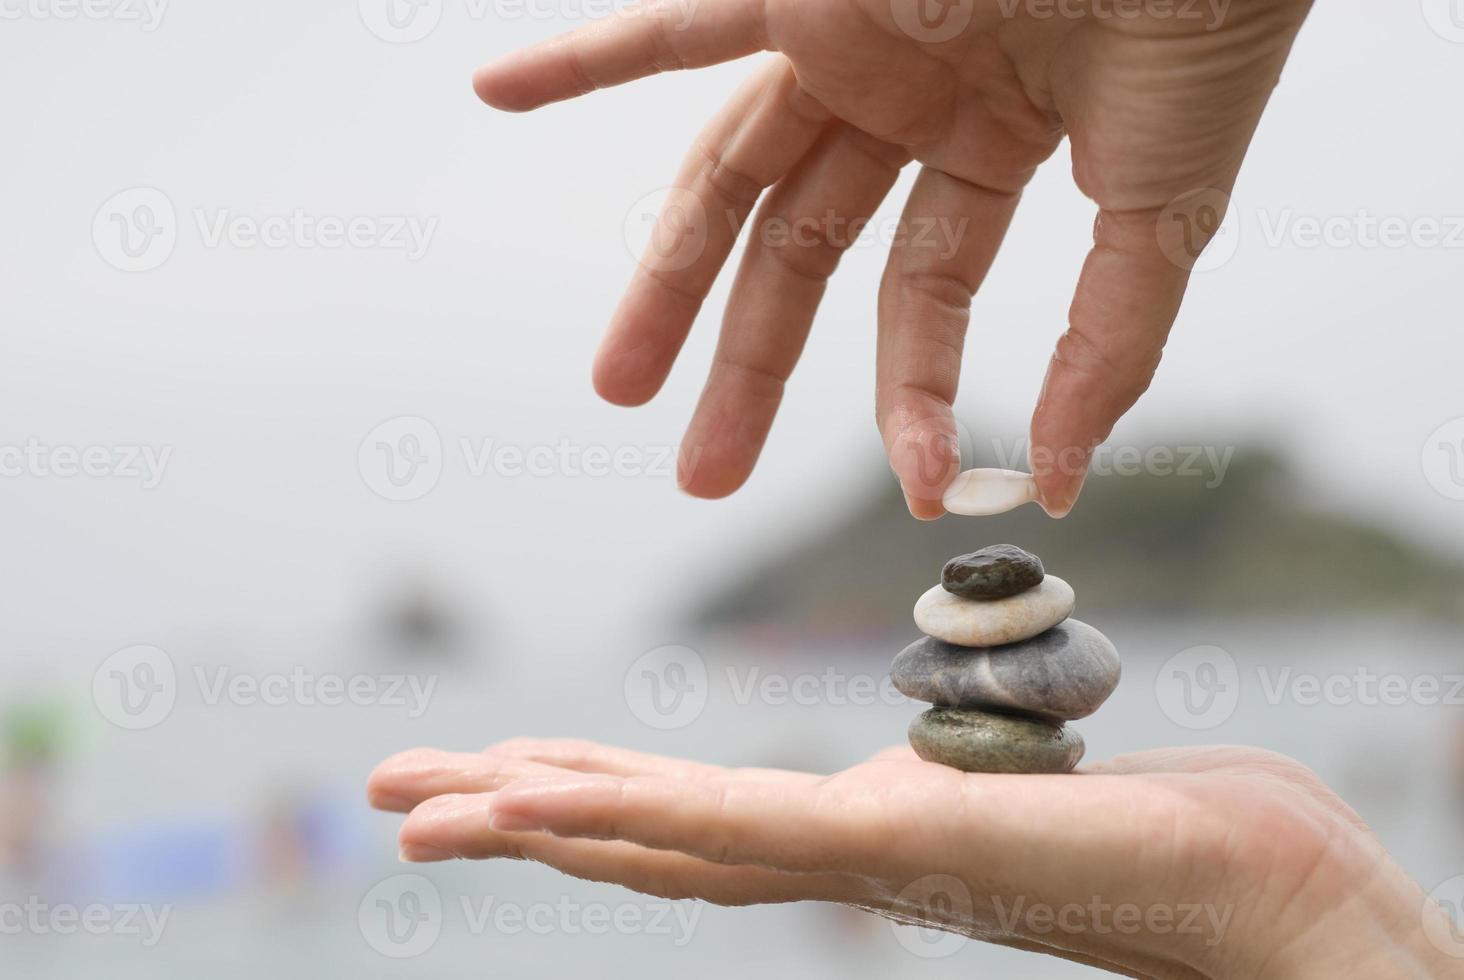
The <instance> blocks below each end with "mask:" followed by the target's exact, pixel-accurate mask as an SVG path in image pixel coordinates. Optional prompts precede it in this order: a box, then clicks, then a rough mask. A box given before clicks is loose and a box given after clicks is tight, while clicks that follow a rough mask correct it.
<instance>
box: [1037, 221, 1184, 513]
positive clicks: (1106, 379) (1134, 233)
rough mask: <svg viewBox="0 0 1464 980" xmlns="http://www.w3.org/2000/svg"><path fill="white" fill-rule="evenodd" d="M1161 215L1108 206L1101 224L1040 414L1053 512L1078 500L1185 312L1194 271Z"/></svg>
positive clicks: (1043, 493) (1041, 488) (1042, 460)
mask: <svg viewBox="0 0 1464 980" xmlns="http://www.w3.org/2000/svg"><path fill="white" fill-rule="evenodd" d="M1156 216H1157V212H1148V211H1143V212H1139V211H1131V212H1121V211H1104V212H1102V213H1100V214H1099V216H1098V221H1097V224H1096V225H1095V227H1094V233H1093V250H1092V251H1091V252H1090V253H1089V254H1088V259H1087V261H1086V263H1085V264H1084V265H1083V273H1082V276H1081V278H1080V279H1079V280H1078V289H1077V294H1076V296H1075V297H1074V299H1073V305H1072V311H1071V313H1070V314H1069V326H1068V330H1067V332H1066V333H1064V334H1063V336H1062V339H1061V340H1059V341H1058V344H1057V350H1056V352H1055V353H1054V354H1053V355H1052V360H1051V362H1050V363H1049V365H1048V368H1047V379H1046V380H1045V381H1044V382H1043V385H1042V395H1041V397H1040V398H1039V400H1038V402H1037V410H1036V413H1035V414H1034V415H1033V416H1032V449H1031V460H1030V462H1031V467H1032V472H1033V475H1034V476H1035V477H1036V478H1037V492H1038V499H1039V501H1040V502H1041V504H1042V506H1043V508H1044V509H1046V510H1047V512H1048V513H1049V514H1052V515H1053V516H1055V517H1061V516H1063V515H1065V514H1067V513H1068V512H1069V511H1070V510H1072V506H1073V503H1074V501H1076V500H1077V497H1078V494H1079V492H1080V491H1081V490H1082V487H1083V478H1084V477H1085V476H1086V475H1087V471H1088V462H1089V460H1090V459H1091V457H1092V453H1093V450H1094V449H1095V448H1096V447H1097V446H1098V444H1099V443H1101V442H1103V440H1105V439H1107V438H1108V434H1109V433H1110V432H1111V431H1112V430H1113V426H1114V424H1115V423H1117V421H1118V420H1119V419H1120V418H1121V417H1122V416H1123V414H1124V413H1125V412H1127V411H1128V410H1129V408H1131V407H1132V406H1133V404H1134V402H1136V401H1137V400H1138V399H1139V396H1140V395H1142V394H1143V393H1144V392H1145V391H1146V390H1147V389H1148V387H1149V382H1150V381H1152V380H1153V378H1154V372H1155V370H1156V369H1157V368H1158V367H1159V358H1160V356H1161V355H1162V354H1163V351H1164V343H1165V341H1166V340H1167V339H1168V337H1169V329H1170V327H1172V326H1173V325H1174V318H1175V317H1176V316H1177V315H1178V314H1179V307H1180V303H1181V301H1182V300H1183V298H1184V291H1185V286H1186V284H1187V283H1188V281H1189V271H1188V270H1187V269H1184V268H1181V267H1180V266H1179V265H1178V264H1176V263H1174V262H1172V261H1170V259H1169V258H1167V257H1166V255H1165V252H1164V250H1163V249H1162V248H1161V247H1160V243H1159V237H1158V235H1157V234H1156V233H1155V225H1156V220H1157V217H1156Z"/></svg>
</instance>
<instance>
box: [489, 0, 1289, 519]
mask: <svg viewBox="0 0 1464 980" xmlns="http://www.w3.org/2000/svg"><path fill="white" fill-rule="evenodd" d="M1217 2H1218V0H1217ZM918 4H925V6H923V7H918V6H917V5H918ZM1309 7H1310V0H1231V2H1230V3H1229V4H1228V6H1226V7H1225V8H1224V10H1223V16H1219V15H1217V13H1216V12H1215V11H1214V9H1213V8H1211V7H1210V6H1209V5H1208V4H1200V5H1194V6H1191V5H1187V4H1174V5H1171V4H1167V3H1152V4H1142V5H1136V4H1135V2H1134V0H1102V2H1097V0H1071V2H1068V3H1066V4H1064V5H1063V8H1062V9H1063V10H1066V11H1067V13H1065V14H1064V13H1053V11H1054V7H1053V5H1052V4H1051V3H1048V2H1042V0H652V2H650V3H647V4H646V5H644V6H642V7H639V8H636V10H635V11H634V13H633V14H631V15H621V16H616V17H612V18H609V19H607V20H604V21H601V22H598V23H595V24H591V25H589V26H587V27H585V28H583V29H582V30H579V31H576V32H573V33H571V34H568V35H565V36H562V37H559V38H556V39H554V40H551V41H548V42H546V43H544V44H541V45H538V46H536V47H532V48H529V49H526V50H523V51H519V52H516V53H514V54H511V55H509V56H507V57H506V58H504V59H502V60H500V61H498V62H496V63H493V64H490V65H488V66H486V67H484V68H482V69H480V70H479V71H478V73H477V75H476V77H475V88H476V90H477V93H478V95H479V96H480V97H481V98H482V99H483V100H484V101H486V102H487V103H489V104H490V105H493V106H495V107H498V108H500V109H506V110H510V111H525V110H531V109H536V108H539V107H541V106H543V105H545V104H547V103H551V102H555V101H559V100H563V99H568V98H574V97H577V96H580V95H584V94H586V93H588V92H590V91H592V90H594V89H599V88H605V87H607V86H612V85H619V84H622V83H624V82H629V81H632V80H634V79H638V78H641V77H644V76H647V75H651V74H654V73H657V72H661V71H667V70H675V69H683V68H697V67H701V66H705V65H710V64H714V63H718V62H725V61H729V60H732V59H737V58H742V57H746V56H748V55H751V54H754V53H756V52H759V51H772V52H776V55H775V56H774V57H773V58H771V59H770V60H769V61H768V62H767V63H766V64H765V65H763V66H762V68H761V69H760V70H759V71H758V72H756V73H755V75H754V76H753V77H752V78H751V79H750V80H749V81H748V83H747V84H746V85H744V86H743V87H742V88H741V90H740V91H738V92H737V93H736V94H735V95H734V96H733V97H732V99H731V101H730V102H728V103H727V105H726V106H725V107H724V108H723V109H722V110H721V111H720V112H719V113H718V114H717V115H716V116H714V117H713V118H712V120H711V122H710V123H708V125H707V127H706V129H705V130H703V132H702V133H701V135H700V136H699V137H698V138H697V140H696V142H695V143H694V145H693V146H692V149H691V151H690V153H689V154H688V155H687V158H686V160H685V162H684V163H683V165H682V168H681V170H680V172H679V173H678V174H677V176H676V178H675V181H674V187H675V188H677V189H678V190H677V191H675V192H673V193H672V194H671V196H670V198H669V200H668V205H667V209H666V210H665V211H663V212H662V215H661V217H660V223H659V224H658V226H657V228H656V231H655V234H653V236H652V245H651V247H650V248H648V250H647V252H646V255H645V257H644V258H643V260H642V262H641V265H640V267H639V269H638V270H637V272H636V273H635V276H634V278H633V279H632V281H631V283H630V286H629V288H628V289H627V290H626V293H625V296H624V298H623V299H622V301H621V303H620V306H619V308H618V309H617V310H616V311H615V313H614V316H613V317H612V319H611V323H610V327H609V329H608V331H607V333H606V335H605V338H604V341H603V343H602V345H601V347H600V351H599V354H598V356H597V358H596V360H595V367H594V383H595V387H596V389H597V390H598V391H599V393H600V394H601V395H602V396H603V397H605V398H606V399H608V400H609V401H611V402H614V403H616V404H620V405H639V404H642V403H644V402H646V401H648V400H649V399H651V398H652V397H653V396H654V395H655V394H656V392H657V391H658V390H659V389H660V387H661V385H662V383H663V382H664V381H665V379H666V377H667V374H668V373H669V372H670V370H671V367H672V364H673V362H674V361H675V359H676V356H677V354H678V352H679V351H680V349H681V346H682V343H683V342H684V340H685V339H686V336H687V333H688V332H689V331H690V329H691V325H692V321H693V320H694V318H695V317H696V314H697V312H698V310H699V309H700V307H701V304H702V301H703V300H704V299H705V297H706V295H707V292H708V290H709V289H710V288H711V286H712V283H713V281H714V279H715V278H716V276H717V273H718V272H719V271H720V269H721V268H722V265H723V264H724V262H725V261H726V259H727V256H728V253H729V252H730V250H731V248H732V245H733V242H734V239H735V237H736V233H735V231H734V229H739V228H741V227H742V226H743V224H744V223H745V222H746V221H747V219H748V217H749V215H751V214H752V212H753V209H754V208H755V207H757V208H758V210H757V214H756V216H755V217H754V218H753V219H752V221H753V224H752V228H753V231H752V232H751V233H750V234H749V245H748V248H747V250H746V253H745V255H744V257H743V259H742V262H741V265H740V268H739V269H738V271H737V276H736V279H735V281H734V284H733V287H732V293H731V298H730V300H729V302H728V304H727V310H726V313H725V316H724V319H723V324H722V333H721V340H720V342H719V345H718V348H717V353H716V357H715V360H714V363H713V364H712V367H711V371H710V373H709V375H708V378H707V383H706V387H705V389H704V391H703V393H702V396H701V400H700V403H699V404H698V406H697V408H696V412H695V414H694V416H693V417H692V420H691V424H690V426H689V428H688V430H687V433H686V437H685V440H684V443H683V450H684V451H683V453H682V460H683V464H684V465H683V467H682V470H681V472H680V474H679V478H680V483H681V485H682V487H683V489H685V490H686V491H687V492H688V493H691V494H692V495H695V496H698V497H721V496H725V495H727V494H730V493H732V492H733V491H734V490H736V489H737V488H738V487H740V486H741V485H742V483H743V482H744V481H745V480H746V479H747V477H748V475H749V474H750V473H751V472H752V469H753V467H754V465H755V464H756V462H757V457H758V454H759V452H760V451H761V449H762V446H763V444H764V442H765V441H766V439H767V437H768V433H769V430H770V428H771V426H772V422H773V417H774V415H775V413H776V412H777V410H778V405H779V403H780V401H781V400H782V396H783V391H784V384H785V382H786V381H787V380H788V377H789V375H790V374H791V372H792V371H793V368H794V365H795V364H796V362H797V360H798V358H799V355H800V353H801V351H802V349H803V346H804V341H805V339H806V338H807V335H808V331H809V328H810V325H811V324H812V321H813V317H814V313H815V311H816V309H817V307H818V304H819V301H820V299H821V297H822V296H823V293H824V289H825V285H826V282H827V280H828V278H829V276H830V275H831V274H832V272H833V271H834V268H835V266H836V265H837V263H838V260H839V257H840V254H841V252H842V251H843V250H844V248H846V247H847V245H848V244H849V241H850V239H851V237H852V236H851V235H850V234H849V231H848V228H849V223H850V222H858V221H860V220H862V219H865V218H867V217H868V216H869V215H871V214H872V213H873V212H874V210H875V209H876V207H878V205H879V204H880V202H881V201H882V200H883V199H884V197H885V196H886V194H887V193H888V191H889V190H890V188H891V186H892V185H893V183H894V181H895V178H896V175H897V173H898V172H899V170H900V169H901V168H902V167H904V166H905V165H906V164H908V163H910V162H912V161H915V162H918V163H919V164H920V166H921V170H920V174H919V177H918V179H917V180H916V182H915V186H914V189H913V190H912V192H911V194H910V196H909V198H908V200H907V201H906V204H905V212H904V216H905V218H906V220H907V227H908V228H909V229H911V234H909V235H907V236H905V240H904V241H896V243H895V245H894V247H893V248H892V250H891V252H890V257H889V263H888V266H887V270H886V272H885V275H884V277H883V280H882V283H881V286H880V293H879V302H878V321H879V338H878V370H877V381H876V391H875V405H876V417H877V421H878V424H879V428H880V432H881V434H882V436H883V439H884V444H885V447H886V450H887V451H888V453H889V457H890V463H891V466H892V467H893V469H894V471H895V473H896V475H897V476H898V478H899V479H900V482H901V485H902V487H903V488H904V490H905V495H906V499H907V502H908V503H909V507H910V511H911V513H912V514H914V515H915V516H916V517H920V518H923V519H934V518H937V517H939V516H940V515H941V514H942V513H944V508H943V507H942V506H941V502H940V498H941V494H942V491H943V490H944V489H945V488H946V486H947V485H949V483H950V482H951V480H952V479H953V478H954V477H955V475H956V473H957V472H958V471H959V468H960V466H959V451H958V449H957V448H956V426H955V422H954V419H953V417H952V412H951V405H952V402H953V401H954V399H955V396H956V387H957V381H958V379H959V376H960V371H961V355H962V348H963V345H964V340H965V335H966V329H967V324H968V320H969V313H970V306H971V300H972V297H973V296H974V294H975V293H976V291H977V289H978V288H979V287H980V285H981V282H982V280H983V279H984V278H985V276H986V273H987V271H988V269H989V268H990V266H991V264H992V261H993V259H994V258H995V256H996V253H997V250H998V249H999V247H1000V245H1001V241H1002V238H1003V236H1004V234H1005V232H1006V229H1007V226H1008V223H1009V222H1010V221H1011V219H1012V216H1013V214H1014V212H1015V210H1016V207H1017V202H1018V199H1019V197H1020V195H1021V191H1022V189H1023V187H1025V186H1026V184H1027V182H1028V181H1029V180H1030V179H1031V178H1032V175H1033V173H1034V172H1035V171H1036V169H1037V167H1038V165H1039V164H1041V163H1042V162H1043V161H1044V160H1046V159H1047V158H1048V157H1049V156H1051V155H1052V154H1053V152H1054V151H1055V150H1057V148H1058V146H1059V145H1060V142H1061V141H1062V140H1063V138H1064V137H1066V138H1067V139H1068V140H1069V141H1070V143H1071V147H1072V171H1073V179H1074V181H1075V182H1076V184H1077V186H1078V188H1079V189H1080V190H1081V191H1082V192H1083V193H1084V194H1085V195H1087V196H1088V197H1089V198H1090V199H1092V200H1093V201H1094V202H1095V203H1096V204H1097V207H1098V216H1097V220H1096V222H1095V223H1094V232H1093V239H1094V243H1093V249H1092V252H1091V253H1090V254H1089V256H1088V259H1087V261H1086V263H1085V264H1084V266H1083V268H1082V271H1081V274H1080V277H1079V280H1078V285H1077V290H1076V294H1075V296H1074V299H1073V302H1072V307H1071V312H1070V317H1069V322H1068V327H1067V330H1066V332H1065V333H1064V334H1063V335H1062V337H1061V338H1060V339H1059V340H1058V342H1057V348H1056V351H1055V353H1054V354H1053V356H1052V360H1051V363H1050V366H1049V369H1048V372H1047V377H1046V381H1045V383H1044V384H1043V387H1042V392H1041V395H1040V397H1039V399H1038V403H1037V408H1036V411H1035V413H1034V415H1033V417H1032V426H1031V445H1032V451H1031V457H1032V458H1031V460H1030V464H1031V467H1032V470H1033V472H1034V474H1035V475H1036V476H1037V482H1038V488H1039V498H1040V499H1039V502H1040V503H1041V504H1042V506H1043V507H1044V508H1045V509H1046V510H1047V511H1048V512H1049V513H1050V514H1053V515H1055V516H1062V515H1064V514H1066V513H1067V512H1068V511H1069V510H1070V509H1071V507H1072V505H1073V502H1074V501H1075V500H1076V498H1077V495H1078V493H1079V491H1080V489H1081V487H1082V481H1083V476H1084V474H1085V473H1086V470H1087V465H1088V460H1089V458H1090V456H1091V452H1092V450H1093V448H1094V447H1095V446H1096V445H1097V444H1099V443H1100V442H1102V440H1104V439H1105V438H1106V437H1107V436H1108V433H1109V432H1110V430H1111V429H1112V427H1113V425H1114V423H1115V422H1116V421H1117V420H1118V419H1119V418H1120V417H1121V416H1122V415H1123V414H1124V413H1125V412H1126V411H1127V410H1128V409H1129V408H1130V407H1131V406H1132V405H1133V404H1134V402H1135V401H1136V400H1137V399H1138V398H1139V396H1140V395H1141V394H1143V392H1144V391H1145V390H1146V388H1147V387H1148V385H1149V382H1150V380H1151V379H1152V377H1153V375H1154V371H1155V369H1156V368H1157V366H1158V363H1159V359H1160V355H1161V353H1162V351H1163V348H1164V343H1165V340H1166V339H1167V337H1168V334H1169V330H1170V327H1171V326H1172V325H1173V323H1174V320H1175V317H1176V315H1177V314H1178V311H1179V307H1180V302H1181V299H1182V298H1183V295H1184V292H1185V287H1186V285H1187V282H1188V278H1189V273H1190V269H1191V268H1192V266H1193V262H1194V259H1195V258H1196V257H1197V251H1196V249H1198V248H1201V247H1203V245H1204V244H1205V243H1206V242H1207V241H1208V240H1209V233H1210V232H1213V231H1214V230H1215V222H1214V221H1213V219H1214V216H1215V214H1216V213H1217V212H1216V210H1214V209H1215V208H1216V206H1217V204H1218V212H1219V213H1222V214H1223V211H1224V207H1225V204H1226V202H1227V201H1228V195H1229V193H1230V191H1231V189H1232V187H1233V186H1234V183H1235V179H1236V175H1237V173H1238V172H1239V170H1240V166H1241V162H1242V160H1243V159H1244V157H1245V154H1246V150H1247V148H1248V147H1249V144H1250V141H1251V137H1252V135H1253V133H1254V131H1255V127H1256V124H1257V122H1258V121H1259V119H1260V116H1261V113H1262V111H1263V110H1264V108H1265V105H1266V102H1267V99H1268V97H1269V95H1270V93H1271V90H1272V88H1273V87H1274V86H1275V84H1276V82H1277V79H1278V77H1279V74H1280V71H1281V68H1282V65H1283V64H1284V63H1285V61H1286V58H1287V55H1288V53H1289V52H1290V49H1291V45H1292V42H1293V40H1294V39H1295V37H1296V33H1297V31H1298V30H1299V29H1300V27H1301V24H1302V22H1303V20H1304V19H1305V16H1306V14H1307V11H1308V9H1309ZM1181 10H1186V11H1188V12H1187V13H1183V14H1181V15H1176V11H1181ZM942 12H943V15H944V16H945V17H946V18H947V19H946V20H945V21H940V20H939V16H940V15H942ZM1118 12H1122V13H1124V14H1125V15H1124V16H1119V15H1118ZM922 13H923V14H924V16H925V18H926V19H925V21H923V22H922V21H921V20H919V19H918V16H917V15H919V14H922ZM950 18H957V19H950ZM942 23H943V24H947V25H954V26H956V27H959V28H961V29H959V31H958V32H957V33H955V34H954V36H952V37H948V38H946V37H943V36H940V35H932V34H930V33H929V32H928V31H927V29H926V27H925V26H924V25H927V24H937V25H939V24H942ZM902 24H903V25H905V26H904V27H902V26H901V25H902ZM912 25H913V26H912ZM962 25H964V26H962ZM1206 189H1212V190H1211V191H1210V192H1209V193H1205V191H1206ZM765 192H766V193H765ZM760 198H761V205H760V206H759V205H758V201H759V199H760ZM1207 206H1208V207H1209V208H1210V209H1211V210H1208V211H1207V210H1206V207H1207ZM827 215H832V216H834V219H835V221H834V222H829V221H827V220H824V218H825V216H827ZM783 221H786V222H788V224H782V222H783ZM800 221H801V222H802V223H803V224H802V225H800V224H799V222H800ZM932 222H937V223H938V224H931V223H932ZM779 227H782V228H788V227H803V228H805V229H806V230H808V233H807V234H804V235H801V236H798V238H797V240H790V237H789V236H787V235H776V234H767V233H764V230H765V229H777V228H779ZM922 227H923V228H927V229H929V228H933V227H938V228H945V229H954V230H956V231H958V232H959V235H958V238H957V242H958V244H957V247H956V248H954V249H949V248H946V247H945V246H943V245H942V246H941V247H933V244H932V243H931V242H929V241H926V240H923V238H922V236H919V235H917V234H915V232H916V230H918V229H920V228H922ZM1186 229H1187V230H1188V233H1189V237H1188V238H1183V237H1182V236H1183V235H1184V234H1185V231H1186ZM1181 246H1183V247H1181ZM693 460H694V461H695V463H694V465H693V464H692V462H691V461H693Z"/></svg>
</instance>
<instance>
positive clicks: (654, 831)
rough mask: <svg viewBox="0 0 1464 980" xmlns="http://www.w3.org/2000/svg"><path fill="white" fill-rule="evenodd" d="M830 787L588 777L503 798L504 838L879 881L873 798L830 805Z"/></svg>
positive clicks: (499, 801)
mask: <svg viewBox="0 0 1464 980" xmlns="http://www.w3.org/2000/svg"><path fill="white" fill-rule="evenodd" d="M821 785H822V781H821V780H820V779H818V778H816V777H813V776H808V777H804V779H803V780H801V781H796V782H795V781H789V780H782V781H773V782H767V781H751V780H735V779H704V780H675V779H667V778H664V777H660V776H636V777H630V778H621V777H615V776H580V777H573V778H568V777H567V778H561V779H544V780H531V781H527V782H521V783H515V784H513V785H510V786H508V787H506V788H504V789H503V790H500V791H499V792H498V794H497V795H496V796H495V801H494V808H493V817H492V822H491V826H492V827H493V829H495V830H500V831H506V832H514V831H536V830H537V831H546V832H548V833H551V834H555V835H557V836H561V837H583V838H590V839H596V840H610V839H616V840H624V841H629V842H630V843H633V844H640V845H642V846H645V847H650V848H654V849H656V850H671V851H680V852H682V853H683V854H689V855H691V856H693V857H697V858H701V859H703V860H706V861H712V862H714V863H716V864H750V865H756V866H758V867H763V868H768V869H771V870H774V871H787V872H798V873H813V872H829V871H850V872H855V873H862V874H867V875H870V876H877V875H878V873H879V870H880V868H879V864H880V860H881V858H882V857H883V856H884V855H886V854H887V853H888V852H889V851H890V848H889V840H888V834H887V831H886V829H885V828H884V827H883V821H882V820H881V819H880V815H879V814H878V812H877V811H878V800H877V798H876V797H874V796H870V797H860V798H854V799H841V800H839V801H838V805H837V806H835V805H826V804H830V801H829V800H825V799H823V798H821V796H820V787H821Z"/></svg>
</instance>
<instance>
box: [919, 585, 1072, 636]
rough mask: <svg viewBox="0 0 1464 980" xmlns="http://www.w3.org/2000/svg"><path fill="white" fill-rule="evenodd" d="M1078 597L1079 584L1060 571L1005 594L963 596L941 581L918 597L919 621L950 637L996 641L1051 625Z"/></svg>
mask: <svg viewBox="0 0 1464 980" xmlns="http://www.w3.org/2000/svg"><path fill="white" fill-rule="evenodd" d="M1076 602H1077V597H1076V596H1075V595H1074V594H1073V587H1072V586H1071V585H1068V584H1067V583H1066V582H1064V581H1063V580H1062V579H1060V578H1058V577H1057V576H1056V575H1049V576H1047V577H1046V578H1044V579H1043V580H1042V583H1041V584H1040V585H1038V586H1037V587H1036V588H1032V589H1028V590H1027V591H1026V592H1021V593H1018V594H1017V595H1014V596H1008V597H1007V598H1005V599H963V598H961V597H960V596H957V595H951V594H950V593H949V592H947V591H946V590H945V589H944V588H943V587H941V586H939V585H937V586H936V587H935V588H933V589H931V590H930V591H929V592H927V593H925V594H924V595H923V596H921V597H920V601H918V602H916V603H915V625H916V626H918V627H919V628H920V631H921V632H922V633H924V634H926V635H927V636H933V637H935V638H936V639H937V640H945V641H946V642H947V643H955V644H957V645H959V646H963V647H995V646H1001V645H1002V644H1004V643H1016V642H1017V641H1018V640H1025V639H1027V638H1028V637H1032V636H1036V635H1037V634H1038V633H1041V632H1042V631H1044V630H1049V629H1051V628H1052V627H1054V626H1056V625H1057V624H1058V623H1060V622H1062V621H1063V620H1064V619H1067V618H1068V616H1070V615H1072V611H1073V606H1074V604H1075V603H1076Z"/></svg>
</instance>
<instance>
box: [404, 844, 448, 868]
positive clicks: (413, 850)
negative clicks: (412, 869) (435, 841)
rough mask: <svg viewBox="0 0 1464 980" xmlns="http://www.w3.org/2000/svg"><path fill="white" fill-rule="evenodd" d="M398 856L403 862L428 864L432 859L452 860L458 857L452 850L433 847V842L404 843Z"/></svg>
mask: <svg viewBox="0 0 1464 980" xmlns="http://www.w3.org/2000/svg"><path fill="white" fill-rule="evenodd" d="M397 856H398V857H399V858H401V860H402V863H403V864H428V863H430V862H432V861H451V860H452V859H453V858H455V857H457V855H456V854H454V853H452V852H451V851H446V850H443V849H442V848H440V847H433V846H432V845H431V844H403V845H402V847H401V852H400V853H399V854H398V855H397Z"/></svg>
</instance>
